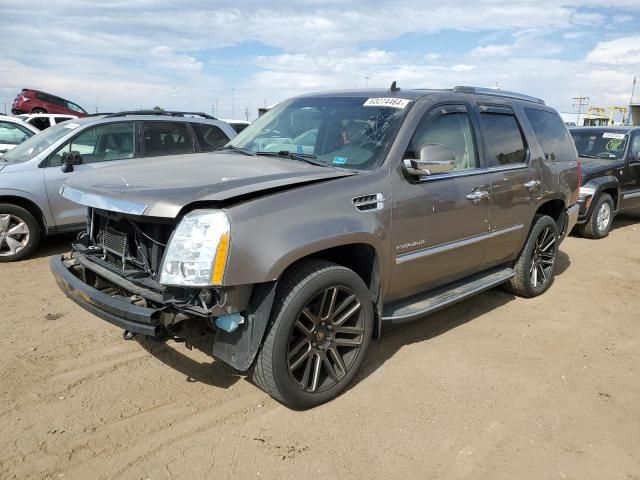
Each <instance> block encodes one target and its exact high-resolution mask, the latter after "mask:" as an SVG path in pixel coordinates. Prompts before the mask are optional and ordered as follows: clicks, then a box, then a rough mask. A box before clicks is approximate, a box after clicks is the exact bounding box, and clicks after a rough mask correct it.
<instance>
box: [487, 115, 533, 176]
mask: <svg viewBox="0 0 640 480" xmlns="http://www.w3.org/2000/svg"><path fill="white" fill-rule="evenodd" d="M480 122H481V124H482V131H483V132H484V136H485V140H486V142H487V160H488V166H489V167H496V166H504V165H515V164H519V163H524V161H525V159H526V154H527V150H526V147H525V144H524V138H523V136H522V132H521V131H520V127H519V126H518V122H517V120H516V117H515V116H514V115H512V114H506V113H488V112H482V113H481V114H480Z"/></svg>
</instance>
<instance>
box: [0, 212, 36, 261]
mask: <svg viewBox="0 0 640 480" xmlns="http://www.w3.org/2000/svg"><path fill="white" fill-rule="evenodd" d="M39 243H40V226H39V225H38V221H37V220H36V219H35V217H34V216H33V215H32V214H31V213H30V212H29V211H28V210H25V209H24V208H22V207H18V206H17V205H11V204H8V203H0V263H2V262H15V261H18V260H22V259H24V258H27V257H28V256H29V255H31V254H32V253H33V252H34V251H35V249H36V248H37V247H38V244H39Z"/></svg>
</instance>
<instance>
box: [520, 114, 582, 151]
mask: <svg viewBox="0 0 640 480" xmlns="http://www.w3.org/2000/svg"><path fill="white" fill-rule="evenodd" d="M524 113H525V115H526V116H527V119H528V120H529V123H530V124H531V127H532V128H533V131H534V132H535V134H536V137H537V138H538V142H539V143H540V146H541V147H542V151H543V152H544V158H545V159H547V160H552V161H556V162H572V161H575V160H576V152H575V150H574V148H573V141H572V140H571V136H570V135H569V132H568V130H567V127H566V126H565V124H564V122H563V121H562V119H561V118H560V116H559V115H558V114H557V113H553V112H547V111H545V110H538V109H535V108H525V109H524Z"/></svg>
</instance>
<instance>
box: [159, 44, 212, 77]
mask: <svg viewBox="0 0 640 480" xmlns="http://www.w3.org/2000/svg"><path fill="white" fill-rule="evenodd" d="M151 55H152V56H153V57H154V62H153V63H154V65H155V66H157V67H160V68H168V69H172V70H178V71H181V72H184V71H187V72H199V71H200V70H202V62H198V61H197V60H196V59H195V58H193V57H190V56H188V55H177V54H176V53H174V52H173V50H171V49H170V48H169V47H166V46H158V47H153V48H152V49H151Z"/></svg>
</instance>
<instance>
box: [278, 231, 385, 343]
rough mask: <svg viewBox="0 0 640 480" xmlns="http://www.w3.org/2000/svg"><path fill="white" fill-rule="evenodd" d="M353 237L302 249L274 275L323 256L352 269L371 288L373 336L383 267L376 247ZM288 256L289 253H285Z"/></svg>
mask: <svg viewBox="0 0 640 480" xmlns="http://www.w3.org/2000/svg"><path fill="white" fill-rule="evenodd" d="M363 240H364V239H361V241H354V242H351V243H342V244H338V245H333V246H330V247H327V246H325V248H317V249H312V250H309V251H306V252H305V253H304V255H298V256H296V257H294V260H292V261H291V262H290V263H289V264H288V265H287V266H286V268H284V269H282V271H281V273H280V274H279V275H278V278H282V277H283V276H284V275H286V274H287V272H289V271H291V270H292V269H293V268H295V267H296V266H297V265H299V264H300V263H301V262H304V261H306V260H311V259H317V260H326V261H329V262H332V263H335V264H337V265H341V266H343V267H346V268H348V269H350V270H353V271H354V272H355V273H356V274H357V275H358V276H359V277H360V278H362V280H363V281H364V283H365V284H366V285H367V287H368V288H369V291H370V292H371V300H372V303H373V305H374V311H375V312H376V319H375V321H374V332H373V334H374V338H379V336H380V333H381V332H380V319H381V318H382V300H383V298H382V297H383V295H382V278H383V273H384V272H382V271H381V270H382V269H383V268H384V267H383V265H382V262H381V258H382V257H381V254H380V251H379V248H377V247H376V246H375V245H373V244H372V243H371V242H368V241H363ZM288 258H290V257H288Z"/></svg>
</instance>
